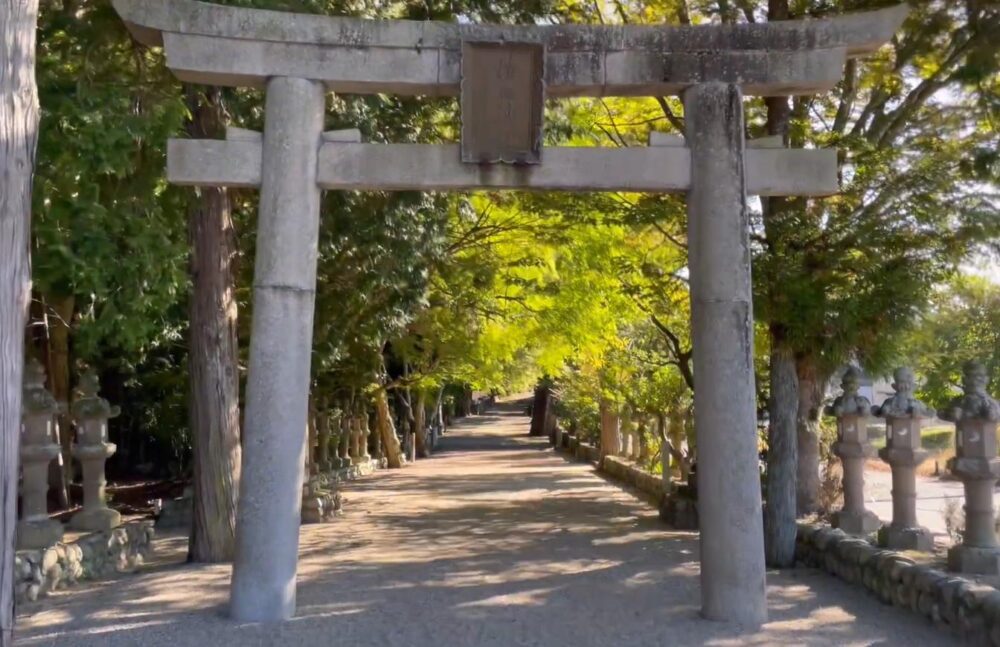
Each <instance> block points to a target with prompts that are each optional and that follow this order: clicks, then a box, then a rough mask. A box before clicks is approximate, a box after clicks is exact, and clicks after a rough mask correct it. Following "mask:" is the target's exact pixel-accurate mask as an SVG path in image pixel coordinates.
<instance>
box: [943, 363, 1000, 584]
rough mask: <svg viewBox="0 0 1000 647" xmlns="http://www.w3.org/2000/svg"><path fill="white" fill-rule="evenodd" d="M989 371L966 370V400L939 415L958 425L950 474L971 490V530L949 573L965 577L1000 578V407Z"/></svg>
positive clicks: (972, 366)
mask: <svg viewBox="0 0 1000 647" xmlns="http://www.w3.org/2000/svg"><path fill="white" fill-rule="evenodd" d="M987 382H988V378H987V373H986V369H985V368H984V367H983V365H982V364H980V363H978V362H966V364H965V366H964V367H963V370H962V389H963V391H964V395H962V396H959V397H957V398H955V399H954V400H952V402H951V403H950V404H949V405H948V406H947V407H945V408H944V409H943V410H941V411H939V412H938V415H939V416H940V417H941V418H942V419H944V420H948V421H951V422H954V423H955V456H954V458H951V459H949V460H948V469H949V470H950V471H951V473H952V474H954V475H955V476H957V477H958V478H959V479H961V481H962V485H963V486H964V489H965V530H964V531H963V533H962V545H961V546H954V547H952V549H951V550H949V551H948V567H949V568H950V569H952V570H957V571H959V572H961V573H981V574H986V575H997V574H1000V542H998V541H997V534H996V526H995V519H996V512H995V510H994V508H993V486H994V483H995V482H996V480H997V477H998V476H1000V458H997V425H998V423H1000V403H998V402H997V401H996V400H994V399H993V398H992V397H991V396H990V395H989V394H988V393H987V392H986V385H987Z"/></svg>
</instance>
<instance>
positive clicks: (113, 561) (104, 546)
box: [14, 519, 155, 605]
mask: <svg viewBox="0 0 1000 647" xmlns="http://www.w3.org/2000/svg"><path fill="white" fill-rule="evenodd" d="M154 532H155V531H154V529H153V521H152V520H150V519H143V520H139V521H130V522H127V523H124V524H122V525H120V526H118V527H117V528H112V529H111V530H108V531H102V532H95V533H91V534H89V535H86V536H84V537H81V538H80V539H79V540H77V541H75V542H70V543H58V544H55V545H53V546H50V547H48V548H44V549H39V550H19V551H17V553H15V555H14V600H15V602H16V603H17V604H18V605H21V604H23V603H25V602H34V601H35V600H37V599H38V598H39V597H44V596H46V595H48V594H49V593H51V592H52V591H55V590H56V589H62V588H66V587H68V586H72V585H73V584H76V582H77V581H79V580H95V579H100V578H104V577H107V576H109V575H112V574H114V573H130V572H134V571H135V570H136V569H137V568H138V567H139V566H141V565H142V563H143V562H144V561H145V557H146V555H147V554H149V551H150V549H151V545H152V540H153V535H154Z"/></svg>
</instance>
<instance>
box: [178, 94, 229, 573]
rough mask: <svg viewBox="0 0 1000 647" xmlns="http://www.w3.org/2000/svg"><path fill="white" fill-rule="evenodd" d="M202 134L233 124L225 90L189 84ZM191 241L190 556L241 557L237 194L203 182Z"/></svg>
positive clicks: (197, 133) (195, 132) (193, 209)
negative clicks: (238, 519)
mask: <svg viewBox="0 0 1000 647" xmlns="http://www.w3.org/2000/svg"><path fill="white" fill-rule="evenodd" d="M185 93H186V96H187V101H188V109H189V110H190V113H191V121H190V123H189V124H188V128H187V130H188V134H189V135H190V136H191V137H193V138H196V139H205V138H213V137H219V136H220V135H222V134H223V132H224V129H225V126H226V124H225V113H224V106H223V103H222V91H221V89H220V88H217V87H212V88H206V89H200V88H195V87H192V86H187V87H186V92H185ZM188 235H189V238H190V243H191V261H190V268H191V297H190V318H191V320H190V354H189V356H188V367H189V371H190V377H191V394H190V399H189V401H188V408H189V412H190V414H189V415H190V421H191V443H192V449H193V453H194V506H193V507H194V522H193V524H192V526H191V542H190V544H189V558H190V559H191V560H192V561H196V562H221V561H230V560H232V558H233V551H234V550H235V540H236V505H237V499H238V496H239V482H240V456H241V450H240V411H239V370H238V358H239V348H238V345H237V337H236V312H237V305H236V283H235V272H234V268H233V264H234V262H235V259H236V246H235V240H236V237H235V236H234V233H233V218H232V214H231V209H230V202H229V193H228V191H227V189H225V188H202V189H201V190H200V191H199V192H198V195H197V196H195V197H194V199H193V200H192V204H191V206H190V208H189V209H188Z"/></svg>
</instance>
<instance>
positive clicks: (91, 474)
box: [69, 371, 122, 531]
mask: <svg viewBox="0 0 1000 647" xmlns="http://www.w3.org/2000/svg"><path fill="white" fill-rule="evenodd" d="M77 388H78V389H79V395H78V397H77V398H76V400H75V401H74V402H73V406H72V407H71V408H70V413H71V414H72V417H73V422H74V423H76V443H75V444H74V445H73V447H72V450H73V456H74V457H75V458H76V459H77V460H78V461H80V466H81V467H82V472H83V509H82V510H81V511H80V512H77V513H76V514H75V515H73V517H72V518H71V519H70V520H69V527H70V528H72V529H74V530H92V531H103V530H110V529H112V528H114V527H115V526H117V525H119V524H120V523H121V522H122V518H121V515H120V514H118V512H117V511H116V510H112V509H111V508H109V507H108V504H107V502H106V501H107V497H106V495H105V487H107V481H106V480H105V478H104V462H105V461H107V460H108V458H109V457H111V456H113V455H114V453H115V449H117V447H116V446H115V444H114V443H109V442H108V420H109V419H110V418H114V417H115V416H117V415H118V414H119V412H120V410H119V408H118V407H112V406H111V405H110V404H108V401H107V400H105V399H104V398H102V397H100V395H98V391H99V390H100V384H99V382H98V380H97V374H96V373H94V372H93V371H88V372H86V373H84V374H83V376H82V377H81V378H80V384H79V385H78V387H77Z"/></svg>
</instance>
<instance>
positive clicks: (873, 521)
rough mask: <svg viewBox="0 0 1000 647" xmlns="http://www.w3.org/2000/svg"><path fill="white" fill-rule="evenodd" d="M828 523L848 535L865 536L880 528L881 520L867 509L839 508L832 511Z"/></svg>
mask: <svg viewBox="0 0 1000 647" xmlns="http://www.w3.org/2000/svg"><path fill="white" fill-rule="evenodd" d="M830 525H831V526H833V527H834V528H840V529H841V530H843V531H844V532H846V533H847V534H848V535H854V536H857V537H866V536H868V535H870V534H872V533H873V532H876V531H877V530H878V529H879V528H881V527H882V522H881V521H880V520H879V518H878V517H876V516H875V513H873V512H870V511H868V510H864V511H862V512H860V513H858V512H849V511H847V510H840V511H839V512H835V513H833V519H832V520H831V523H830Z"/></svg>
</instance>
